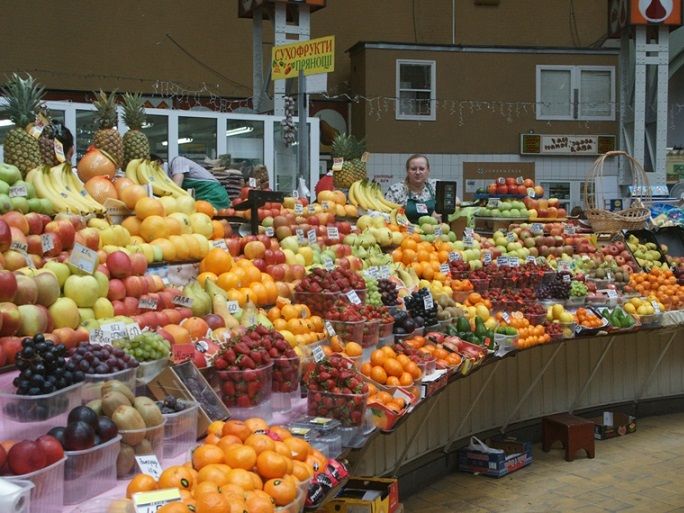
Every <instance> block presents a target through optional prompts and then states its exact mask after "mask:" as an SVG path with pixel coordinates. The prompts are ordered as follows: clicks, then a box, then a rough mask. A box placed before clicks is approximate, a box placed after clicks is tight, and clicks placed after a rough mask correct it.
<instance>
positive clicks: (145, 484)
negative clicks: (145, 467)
mask: <svg viewBox="0 0 684 513" xmlns="http://www.w3.org/2000/svg"><path fill="white" fill-rule="evenodd" d="M157 488H159V485H158V483H157V480H156V479H155V478H153V477H152V476H150V475H149V474H136V475H135V476H133V479H131V482H130V483H128V486H127V487H126V497H127V498H129V499H130V498H131V497H132V496H133V494H134V493H138V492H150V491H152V490H156V489H157Z"/></svg>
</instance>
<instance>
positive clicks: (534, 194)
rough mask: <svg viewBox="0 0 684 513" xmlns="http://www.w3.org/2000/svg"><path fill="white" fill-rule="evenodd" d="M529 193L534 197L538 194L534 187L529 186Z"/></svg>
mask: <svg viewBox="0 0 684 513" xmlns="http://www.w3.org/2000/svg"><path fill="white" fill-rule="evenodd" d="M527 195H528V196H529V197H530V198H534V197H536V196H537V193H536V192H534V189H533V188H532V187H528V188H527Z"/></svg>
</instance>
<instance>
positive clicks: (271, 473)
mask: <svg viewBox="0 0 684 513" xmlns="http://www.w3.org/2000/svg"><path fill="white" fill-rule="evenodd" d="M281 443H282V442H281ZM286 447H287V446H286ZM287 449H288V452H290V454H291V451H290V448H289V447H287ZM288 459H289V458H287V457H285V456H283V455H282V454H278V453H277V452H275V451H264V452H262V453H261V454H259V456H258V457H257V462H256V466H257V471H258V472H259V475H260V476H261V477H265V478H266V479H272V478H278V477H283V476H284V475H285V474H287V467H288V464H287V460H288Z"/></svg>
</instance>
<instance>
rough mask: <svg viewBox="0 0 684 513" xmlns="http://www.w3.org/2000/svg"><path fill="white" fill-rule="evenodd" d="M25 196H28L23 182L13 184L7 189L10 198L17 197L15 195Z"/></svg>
mask: <svg viewBox="0 0 684 513" xmlns="http://www.w3.org/2000/svg"><path fill="white" fill-rule="evenodd" d="M26 196H28V190H27V189H26V185H25V184H21V185H13V186H12V187H10V190H9V197H10V198H17V197H22V198H25V197H26Z"/></svg>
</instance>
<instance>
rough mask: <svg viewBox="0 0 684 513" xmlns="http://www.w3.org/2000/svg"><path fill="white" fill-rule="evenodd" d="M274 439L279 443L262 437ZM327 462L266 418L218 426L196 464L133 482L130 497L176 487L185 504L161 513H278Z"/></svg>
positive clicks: (197, 455) (197, 454)
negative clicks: (265, 432) (267, 422)
mask: <svg viewBox="0 0 684 513" xmlns="http://www.w3.org/2000/svg"><path fill="white" fill-rule="evenodd" d="M264 431H268V432H269V434H273V435H275V438H277V440H276V439H274V437H272V436H269V435H268V434H264V433H263V432H264ZM327 463H328V459H327V458H326V457H325V455H324V454H323V453H321V452H320V451H318V450H316V449H314V448H313V447H311V446H310V445H309V443H308V442H306V441H305V440H302V439H301V438H295V437H293V436H292V434H291V433H290V432H289V431H288V430H287V429H285V428H283V427H280V426H270V427H269V426H268V425H267V424H266V422H265V421H264V420H263V419H259V418H252V419H248V420H245V421H244V422H243V421H240V420H229V421H226V422H223V421H216V422H213V423H212V424H211V425H210V426H209V436H208V437H207V439H206V440H205V442H204V443H203V444H202V445H200V446H198V447H197V448H196V449H195V450H194V451H193V452H192V461H190V462H188V463H186V464H185V465H175V466H172V467H168V468H166V469H165V470H164V471H163V472H162V474H161V475H160V476H159V479H158V480H155V479H154V478H153V477H152V476H149V475H146V474H137V475H136V476H134V477H133V479H132V480H131V482H130V483H129V484H128V487H127V489H126V496H127V497H129V498H130V497H131V496H132V495H133V494H134V493H137V492H145V491H151V490H156V489H162V488H178V489H179V490H180V493H181V502H176V503H171V504H167V505H165V506H162V507H161V508H160V509H158V510H157V511H158V513H190V512H195V513H227V512H230V513H274V512H275V509H276V507H281V506H286V505H288V504H291V503H292V502H293V501H294V500H295V499H296V498H297V496H298V494H299V493H300V490H302V493H304V492H303V490H304V488H305V486H306V483H307V482H308V480H309V479H310V478H311V477H313V475H314V472H315V471H317V470H318V469H324V468H325V467H326V465H327Z"/></svg>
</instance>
